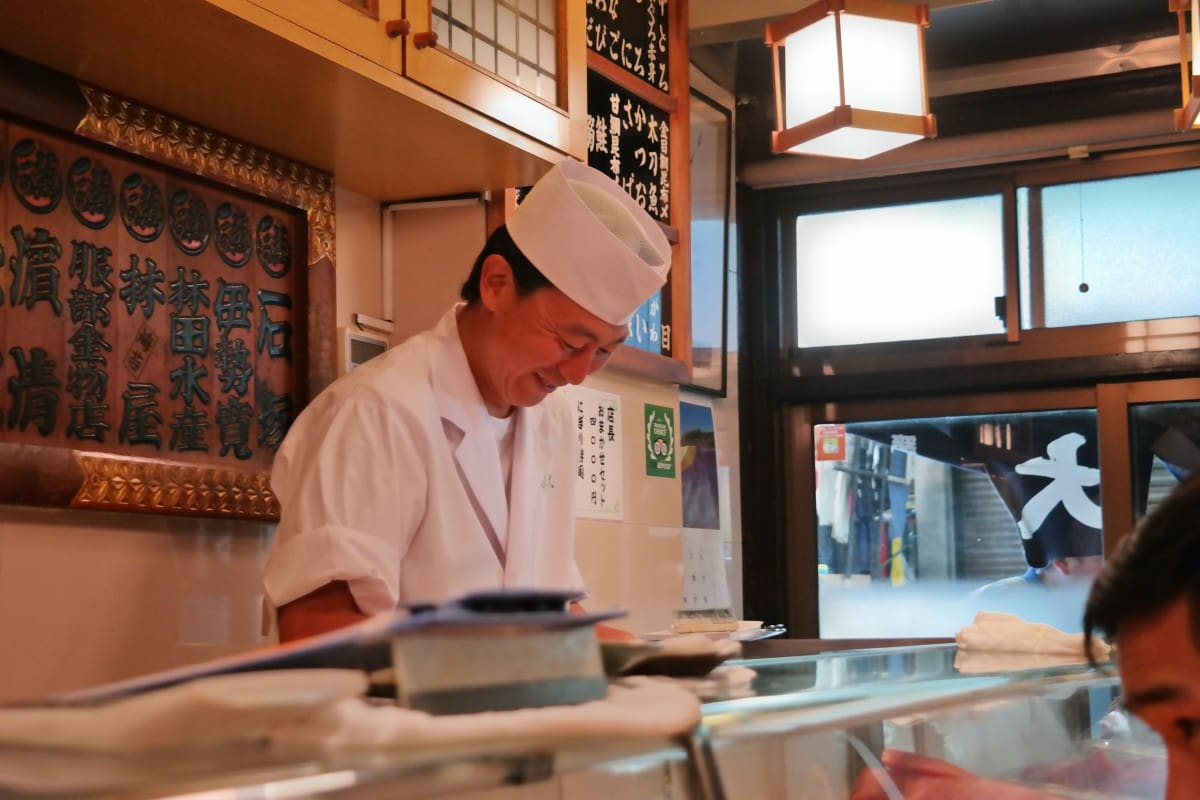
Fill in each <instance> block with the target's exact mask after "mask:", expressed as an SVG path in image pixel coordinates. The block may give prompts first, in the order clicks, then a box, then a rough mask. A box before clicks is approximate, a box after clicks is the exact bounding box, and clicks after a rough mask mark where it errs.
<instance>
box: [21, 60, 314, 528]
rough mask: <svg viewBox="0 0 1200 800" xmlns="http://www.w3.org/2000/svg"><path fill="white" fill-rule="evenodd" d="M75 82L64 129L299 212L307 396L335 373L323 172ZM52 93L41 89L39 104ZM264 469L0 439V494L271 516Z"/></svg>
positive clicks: (274, 515) (30, 500)
mask: <svg viewBox="0 0 1200 800" xmlns="http://www.w3.org/2000/svg"><path fill="white" fill-rule="evenodd" d="M79 90H80V91H81V92H82V95H83V98H84V100H85V101H86V105H87V108H86V111H85V113H84V114H83V116H82V118H81V119H79V121H78V123H77V124H76V125H75V126H74V129H73V130H72V131H64V132H72V133H74V134H76V135H78V136H81V137H84V138H87V139H91V140H93V141H96V142H99V143H102V144H105V145H108V146H111V147H114V148H116V149H119V150H121V151H123V152H126V153H130V154H133V155H137V156H141V157H143V158H146V159H149V160H151V161H155V162H158V163H160V164H162V165H165V166H168V167H172V168H175V169H177V170H180V171H183V172H187V173H191V174H193V175H197V176H200V177H202V178H206V179H208V180H212V181H216V182H218V183H220V184H223V185H225V186H229V187H232V188H235V189H239V190H241V191H245V192H249V193H252V194H255V195H258V196H260V197H263V198H266V199H268V200H271V201H274V202H277V203H282V204H284V205H286V206H290V207H292V208H295V209H297V210H299V211H302V212H304V214H305V216H306V218H307V222H308V250H307V258H306V259H305V263H306V264H307V267H308V270H307V294H308V298H309V302H308V314H307V323H306V324H307V328H306V329H307V340H306V341H305V343H304V347H305V348H306V351H307V352H306V362H307V372H306V373H305V374H303V375H300V376H298V379H299V391H298V395H299V398H298V399H299V400H300V401H301V406H303V405H304V404H307V402H308V401H309V400H310V399H311V398H312V397H313V396H315V395H316V394H317V393H318V392H319V391H320V390H321V389H323V388H324V387H325V386H327V385H329V384H330V383H331V382H332V381H333V379H334V378H335V377H336V374H337V356H336V349H335V343H334V330H335V325H334V320H335V305H334V261H335V246H334V241H335V240H334V184H333V176H332V175H330V174H329V173H326V172H322V171H320V170H316V169H313V168H311V167H308V166H306V165H304V164H300V163H297V162H294V161H290V160H288V159H286V158H283V157H282V156H279V155H276V154H274V153H270V152H268V151H266V150H263V149H261V148H259V147H256V146H254V145H252V144H249V143H247V142H244V141H239V140H237V139H233V138H230V137H228V136H224V135H222V134H219V133H216V132H214V131H210V130H207V129H205V128H202V127H200V126H198V125H194V124H192V123H190V122H187V121H185V120H182V119H178V118H176V117H172V116H171V115H169V114H165V113H163V112H161V111H158V110H155V109H152V108H148V107H146V106H143V105H141V104H139V103H137V102H135V101H133V100H130V99H127V98H124V97H120V96H118V95H115V94H112V93H110V92H106V91H104V90H102V89H98V88H96V87H93V86H88V85H84V84H80V85H79ZM54 100H55V98H49V99H48V101H49V102H48V104H49V105H53V104H54ZM44 122H45V121H44V120H43V123H44ZM53 127H55V128H58V129H60V130H62V127H63V126H62V124H61V122H60V123H59V124H56V125H53ZM268 477H269V476H268V475H267V474H266V473H264V472H242V471H238V470H232V469H226V468H222V467H216V466H208V465H201V464H190V463H181V462H174V461H169V460H165V459H149V458H137V457H132V456H126V455H120V454H115V453H103V452H92V451H81V450H70V449H64V448H57V447H39V446H30V445H20V444H12V443H3V442H0V503H12V504H22V505H43V506H45V505H48V506H56V507H68V508H93V509H104V510H108V511H135V512H149V513H158V514H177V515H191V516H210V517H224V518H235V519H253V520H276V519H278V518H279V502H278V500H277V499H276V497H275V495H274V494H273V493H272V492H271V489H270V485H269V482H268Z"/></svg>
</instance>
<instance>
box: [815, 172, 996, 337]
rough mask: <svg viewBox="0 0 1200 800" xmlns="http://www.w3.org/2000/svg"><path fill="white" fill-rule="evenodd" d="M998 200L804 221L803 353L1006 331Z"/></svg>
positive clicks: (888, 209)
mask: <svg viewBox="0 0 1200 800" xmlns="http://www.w3.org/2000/svg"><path fill="white" fill-rule="evenodd" d="M1002 233H1003V225H1002V219H1001V201H1000V196H999V195H989V196H985V197H968V198H959V199H954V200H942V201H937V202H925V203H914V204H910V205H902V206H889V207H886V208H867V209H855V210H852V211H836V212H830V213H824V214H808V215H804V216H799V217H797V218H796V288H797V298H796V300H797V325H796V327H797V344H798V345H799V346H800V347H819V346H830V345H843V344H863V343H867V342H894V341H901V340H905V339H934V338H940V337H948V336H969V335H974V334H996V333H1002V332H1003V331H1004V326H1003V324H1002V323H1001V321H1000V320H999V318H997V316H996V311H995V298H996V297H998V296H1000V295H1002V294H1004V254H1003V239H1002Z"/></svg>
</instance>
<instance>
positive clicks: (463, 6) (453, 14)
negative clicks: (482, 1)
mask: <svg viewBox="0 0 1200 800" xmlns="http://www.w3.org/2000/svg"><path fill="white" fill-rule="evenodd" d="M472 3H473V0H450V18H451V19H453V20H455V21H456V22H461V23H462V24H463V25H465V26H466V27H468V28H469V27H471V23H472V20H473V19H474V16H473V15H472V13H471V5H472Z"/></svg>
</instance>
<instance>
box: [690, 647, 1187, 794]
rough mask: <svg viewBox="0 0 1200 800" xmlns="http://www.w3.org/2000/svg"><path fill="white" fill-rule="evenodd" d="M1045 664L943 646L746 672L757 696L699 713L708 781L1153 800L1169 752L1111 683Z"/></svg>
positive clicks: (828, 790) (801, 788) (768, 665)
mask: <svg viewBox="0 0 1200 800" xmlns="http://www.w3.org/2000/svg"><path fill="white" fill-rule="evenodd" d="M1014 659H1016V660H1014ZM1039 662H1041V663H1040V664H1039ZM1045 662H1046V659H1045V658H1041V659H1039V657H1038V656H1035V655H1029V656H1023V657H1021V656H1015V655H1010V654H990V653H970V654H968V653H965V652H959V651H958V650H957V648H956V647H955V646H954V645H952V644H949V645H926V646H917V647H907V648H884V649H878V650H858V651H847V652H844V653H825V654H821V655H816V656H803V657H796V658H775V659H764V660H761V661H755V662H747V665H748V666H751V667H752V668H753V669H754V670H755V671H756V673H757V676H756V678H755V681H754V683H753V685H752V689H753V696H750V697H744V698H736V699H728V700H723V701H717V702H711V703H708V704H707V705H706V706H705V725H706V727H707V734H708V738H709V741H710V744H711V751H712V753H713V757H714V758H715V768H716V771H717V773H718V774H719V775H720V776H721V782H722V785H723V788H724V792H725V795H726V796H727V797H730V798H734V797H770V798H804V800H825V799H826V798H838V800H841V799H842V798H851V799H852V800H874V799H875V798H879V799H880V800H884V799H885V798H886V800H899V798H906V799H907V800H914V799H915V798H939V800H952V799H953V798H958V797H969V798H984V797H996V798H1011V800H1036V799H1037V798H1063V797H1065V798H1083V797H1087V798H1100V797H1121V798H1127V797H1129V798H1141V797H1146V798H1150V797H1162V796H1163V791H1164V787H1165V779H1166V758H1165V751H1164V749H1163V747H1162V744H1161V742H1160V740H1159V739H1158V737H1157V735H1156V734H1154V733H1153V732H1152V731H1150V730H1149V729H1148V728H1147V727H1146V726H1145V725H1144V724H1142V723H1141V722H1139V721H1138V720H1137V719H1136V718H1134V717H1132V716H1131V715H1129V714H1128V713H1126V712H1125V711H1124V710H1123V709H1122V708H1121V704H1120V695H1121V691H1120V689H1121V687H1120V679H1119V677H1118V676H1117V675H1116V673H1115V670H1114V671H1108V670H1098V669H1092V668H1090V667H1087V666H1084V665H1058V666H1054V665H1045Z"/></svg>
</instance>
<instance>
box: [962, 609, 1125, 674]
mask: <svg viewBox="0 0 1200 800" xmlns="http://www.w3.org/2000/svg"><path fill="white" fill-rule="evenodd" d="M954 639H955V641H956V642H957V643H958V647H959V650H960V651H968V652H976V651H978V652H1003V653H1031V654H1038V655H1043V656H1065V657H1069V658H1072V659H1074V662H1075V663H1079V662H1082V661H1085V660H1086V659H1087V656H1086V654H1085V652H1084V637H1083V634H1082V633H1064V632H1063V631H1060V630H1059V629H1058V628H1054V627H1051V626H1050V625H1046V624H1044V623H1041V622H1026V621H1025V620H1023V619H1021V618H1020V617H1018V616H1015V615H1013V614H1004V613H1001V612H998V611H980V612H979V613H977V614H976V615H975V621H974V622H972V623H971V624H970V625H968V626H966V627H965V628H963V629H962V630H960V631H959V632H958V633H957V634H955V636H954ZM1092 650H1093V652H1094V653H1095V656H1096V659H1097V660H1099V661H1105V660H1107V659H1108V658H1109V655H1110V650H1111V648H1110V647H1109V645H1108V644H1107V643H1105V642H1102V641H1100V640H1098V639H1097V640H1094V641H1093V642H1092ZM1064 663H1068V662H1064Z"/></svg>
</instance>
